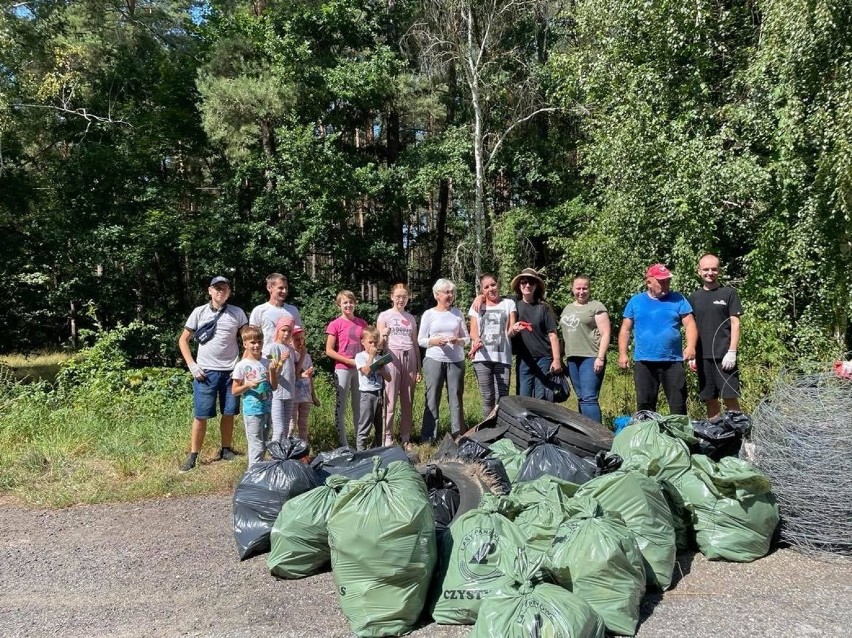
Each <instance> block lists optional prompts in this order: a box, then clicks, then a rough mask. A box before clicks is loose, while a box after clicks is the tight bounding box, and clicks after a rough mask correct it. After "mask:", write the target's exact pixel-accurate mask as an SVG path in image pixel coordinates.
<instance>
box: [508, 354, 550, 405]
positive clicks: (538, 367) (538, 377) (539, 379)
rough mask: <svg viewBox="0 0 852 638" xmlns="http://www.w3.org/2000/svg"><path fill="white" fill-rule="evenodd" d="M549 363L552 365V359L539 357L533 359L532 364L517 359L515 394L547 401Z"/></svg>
mask: <svg viewBox="0 0 852 638" xmlns="http://www.w3.org/2000/svg"><path fill="white" fill-rule="evenodd" d="M551 363H553V357H539V358H538V359H534V363H530V362H528V361H526V360H524V359H521V358H520V357H518V364H517V368H518V370H517V372H518V373H517V375H516V378H517V381H516V385H515V394H517V395H519V396H522V397H535V398H536V399H544V400H545V401H547V400H549V399H548V394H547V385H546V382H547V373H548V372H550V364H551Z"/></svg>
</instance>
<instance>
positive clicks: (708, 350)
mask: <svg viewBox="0 0 852 638" xmlns="http://www.w3.org/2000/svg"><path fill="white" fill-rule="evenodd" d="M698 276H699V277H700V278H701V281H702V283H703V285H702V286H701V288H699V289H698V290H696V291H695V292H694V293H692V296H691V297H690V298H689V303H690V305H691V306H692V309H693V312H694V313H695V321H696V323H697V324H698V348H697V351H696V359H693V360H691V361H690V362H689V366H690V368H692V369H693V370H695V371H696V372H698V396H699V398H700V399H701V400H702V401H704V403H706V404H707V418H708V419H711V418H713V417H715V416H718V415H719V413H720V412H721V405H720V404H719V399H721V400H722V401H724V403H725V408H726V409H727V410H729V411H731V410H736V411H739V410H740V403H739V397H740V372H739V368H737V346H738V345H739V341H740V315H741V314H742V311H743V309H742V305H741V304H740V298H739V296H738V295H737V291H736V290H734V289H733V288H731V287H730V286H722V285H720V284H719V281H718V278H719V258H718V257H717V256H716V255H713V254H710V253H708V254H706V255H704V256H702V257H701V259H700V260H699V261H698Z"/></svg>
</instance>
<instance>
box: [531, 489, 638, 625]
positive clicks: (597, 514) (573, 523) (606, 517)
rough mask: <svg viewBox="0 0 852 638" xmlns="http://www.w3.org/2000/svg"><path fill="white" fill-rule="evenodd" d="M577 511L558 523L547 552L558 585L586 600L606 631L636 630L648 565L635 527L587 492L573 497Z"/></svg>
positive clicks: (549, 568) (551, 570)
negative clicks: (640, 547)
mask: <svg viewBox="0 0 852 638" xmlns="http://www.w3.org/2000/svg"><path fill="white" fill-rule="evenodd" d="M573 500H574V502H575V507H576V510H577V511H576V513H575V514H573V515H572V516H571V517H570V518H569V519H568V520H566V521H565V522H563V523H562V525H560V526H559V529H558V530H557V531H556V537H555V538H554V539H553V545H552V546H551V548H550V550H549V551H548V553H547V559H548V560H547V566H548V571H549V572H550V574H551V575H552V576H553V579H554V580H555V581H556V583H557V584H558V585H562V586H563V587H565V588H566V589H568V590H570V591H572V592H574V593H575V594H577V595H578V596H579V597H580V598H582V599H583V600H585V601H586V602H587V603H589V605H591V607H592V609H594V610H595V611H596V612H597V614H598V615H599V616H600V617H601V618H602V619H603V621H604V624H606V628H607V630H608V631H610V632H612V633H614V634H619V635H623V636H632V635H634V634H635V633H636V627H637V626H638V624H639V606H640V604H641V603H642V597H643V596H644V595H645V565H644V562H643V560H642V553H641V552H640V551H639V545H637V543H636V538H635V536H634V535H633V532H631V531H630V529H629V528H628V527H627V525H626V524H625V523H624V521H623V520H622V518H621V516H620V515H619V514H617V513H610V512H604V510H603V508H602V507H601V506H600V504H599V503H598V502H597V501H596V500H595V499H593V498H591V497H588V496H581V497H574V499H573Z"/></svg>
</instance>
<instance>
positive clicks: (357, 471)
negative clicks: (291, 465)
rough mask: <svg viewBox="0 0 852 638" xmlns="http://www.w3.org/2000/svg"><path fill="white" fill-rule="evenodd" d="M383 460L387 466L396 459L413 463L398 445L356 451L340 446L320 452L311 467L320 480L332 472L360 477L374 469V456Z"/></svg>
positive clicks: (384, 465) (354, 477) (355, 477)
mask: <svg viewBox="0 0 852 638" xmlns="http://www.w3.org/2000/svg"><path fill="white" fill-rule="evenodd" d="M376 456H378V457H379V458H381V460H382V467H387V466H388V465H390V464H391V463H393V462H394V461H405V462H406V463H411V459H409V458H408V455H407V454H406V453H405V450H403V449H402V448H401V447H399V446H398V445H389V446H387V447H377V448H373V449H371V450H362V451H361V452H355V451H354V450H353V449H352V448H349V447H339V448H337V449H336V450H332V451H331V452H320V453H319V454H317V456H316V458H314V460H313V461H312V462H311V467H312V468H313V469H314V470H315V471H316V473H317V474H318V475H319V480H320V482H322V481H324V480H325V479H327V478H328V477H329V476H331V475H332V474H342V475H343V476H345V477H346V478H350V479H360V478H364V477H365V476H367V475H368V474H369V473H370V472H372V471H373V457H376Z"/></svg>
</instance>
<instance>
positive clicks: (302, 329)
mask: <svg viewBox="0 0 852 638" xmlns="http://www.w3.org/2000/svg"><path fill="white" fill-rule="evenodd" d="M304 331H305V329H304V328H303V327H302V326H295V327H294V328H293V334H294V335H295V334H299V333H300V332H304Z"/></svg>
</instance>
